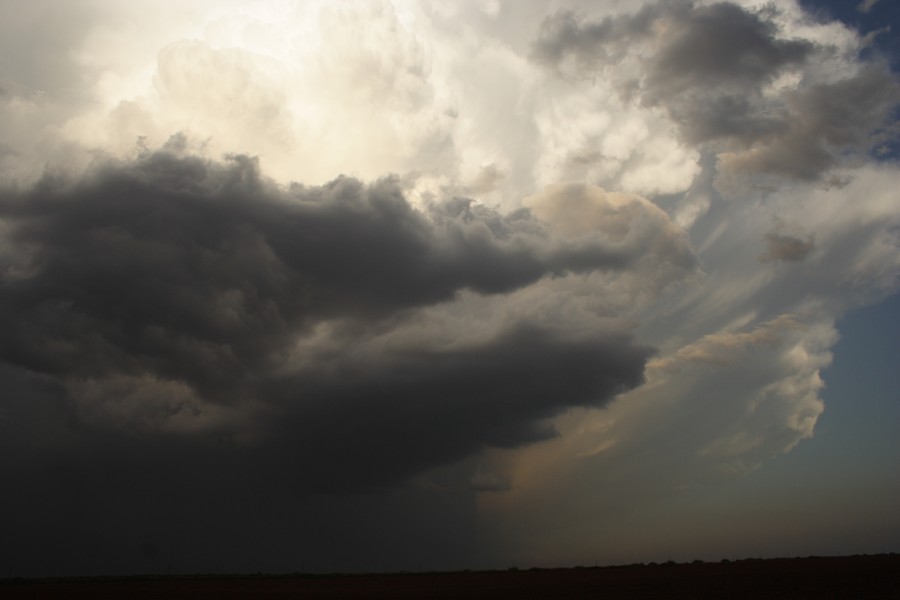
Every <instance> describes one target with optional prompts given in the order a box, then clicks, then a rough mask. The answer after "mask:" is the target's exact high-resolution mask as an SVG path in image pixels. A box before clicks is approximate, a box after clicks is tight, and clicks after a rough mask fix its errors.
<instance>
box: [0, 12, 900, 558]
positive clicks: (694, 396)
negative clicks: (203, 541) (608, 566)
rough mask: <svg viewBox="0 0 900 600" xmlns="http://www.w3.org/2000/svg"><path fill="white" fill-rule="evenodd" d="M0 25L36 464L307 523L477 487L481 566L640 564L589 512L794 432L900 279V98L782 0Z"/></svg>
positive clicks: (0, 154)
mask: <svg viewBox="0 0 900 600" xmlns="http://www.w3.org/2000/svg"><path fill="white" fill-rule="evenodd" d="M860 10H866V11H868V10H877V7H875V2H864V3H862V4H861V5H860ZM0 15H2V17H3V18H2V19H0V21H2V23H3V25H0V28H2V29H0V31H2V35H0V39H2V42H0V49H2V55H3V56H4V57H6V58H5V59H4V62H3V63H2V67H0V178H2V179H0V181H2V184H3V192H2V196H3V198H2V201H0V228H2V229H0V308H2V312H3V316H2V317H0V319H2V325H3V329H4V331H5V333H3V334H0V361H2V362H3V363H4V369H5V371H4V377H6V378H7V379H8V381H9V383H8V387H9V389H13V390H16V389H21V390H22V391H21V394H22V397H23V398H26V397H27V398H33V400H30V401H28V402H25V401H21V402H18V403H11V404H10V406H9V407H7V408H2V410H3V411H4V413H2V414H6V415H8V418H7V423H11V422H12V420H16V421H17V422H20V423H23V424H25V425H23V426H24V428H25V430H29V431H30V430H33V431H34V436H33V439H31V440H26V439H24V438H25V437H26V436H24V435H23V436H11V437H9V438H8V440H7V441H6V442H3V443H2V445H3V446H8V449H10V450H14V451H17V452H22V451H31V450H33V449H34V448H37V447H40V448H43V449H42V450H41V453H40V457H39V458H36V459H34V460H35V465H36V466H35V467H34V468H35V469H36V470H38V471H40V470H41V469H49V468H51V467H50V466H47V465H51V466H52V465H56V464H60V463H59V461H60V460H61V459H58V458H56V456H57V455H58V454H65V453H66V452H69V451H71V448H77V450H75V451H72V455H73V456H83V457H85V458H84V460H85V461H92V463H93V464H103V461H104V460H107V459H103V458H99V457H101V456H103V455H104V453H103V452H102V451H99V450H97V449H96V448H94V447H93V446H92V445H91V442H90V439H102V440H106V442H105V443H108V444H109V447H110V448H116V447H121V448H122V450H121V452H122V453H123V456H130V457H135V458H134V463H135V464H137V465H139V466H140V468H144V469H150V470H152V469H154V468H155V467H154V465H156V464H157V462H155V461H156V459H154V458H153V456H155V455H156V453H159V454H161V455H164V456H165V457H170V456H179V455H180V454H179V453H181V452H184V453H186V454H188V455H193V456H201V457H202V458H198V459H196V461H197V462H196V464H195V463H194V462H191V461H193V460H194V459H187V460H188V462H190V464H192V465H194V466H195V467H197V468H200V467H202V468H204V469H210V470H212V471H215V469H216V468H222V469H224V468H225V467H213V466H210V465H216V464H219V465H223V464H228V465H231V467H233V468H234V470H235V472H237V473H244V472H250V471H254V472H256V471H258V472H259V473H260V474H259V475H258V477H260V478H263V475H262V473H263V472H265V473H266V474H267V476H270V477H271V479H273V480H274V479H277V480H281V479H289V480H292V482H291V483H290V484H285V488H284V489H281V488H279V487H278V486H275V485H272V486H270V487H269V488H266V487H265V486H266V485H269V484H261V485H263V488H264V489H267V490H269V492H271V493H275V492H273V491H272V490H273V489H281V493H283V494H285V495H286V497H291V498H304V500H302V501H300V500H298V502H301V503H303V502H307V503H309V502H313V500H309V499H308V498H312V497H314V496H315V494H314V493H313V492H318V491H321V490H328V491H333V490H339V491H340V492H341V493H344V494H350V495H352V494H354V493H355V492H356V491H358V490H372V489H376V490H380V491H379V492H377V493H376V492H371V491H369V492H367V493H373V494H376V495H377V494H382V495H385V494H386V495H388V496H390V494H397V493H400V492H397V491H396V489H401V490H407V492H403V493H404V494H411V495H413V496H414V497H418V496H417V495H424V496H427V497H428V498H429V499H427V500H423V501H422V502H423V503H424V505H427V506H429V507H431V508H428V509H427V510H429V511H430V510H435V509H434V504H435V503H436V502H437V503H439V504H440V503H442V502H445V501H444V500H440V501H437V500H435V499H434V497H432V496H430V495H434V494H437V495H440V494H445V495H447V496H448V497H450V496H452V497H453V498H457V497H456V496H454V494H459V493H460V491H461V490H473V491H474V492H475V494H476V499H477V507H478V512H477V517H476V518H477V519H480V520H481V522H483V523H490V525H483V526H482V527H484V528H485V530H486V531H487V532H488V533H485V534H484V535H485V536H486V537H489V538H491V541H490V542H489V543H487V545H486V546H485V547H486V548H488V549H487V550H484V555H483V556H482V558H481V559H480V560H484V561H485V563H484V564H491V561H496V560H498V557H506V556H512V555H518V556H521V557H530V558H535V559H536V560H541V557H546V558H544V560H548V561H555V560H563V559H569V558H574V557H577V556H589V557H591V558H593V557H596V556H603V557H609V558H610V559H616V558H622V557H627V558H631V557H634V558H637V555H638V554H639V553H640V552H641V551H647V548H649V547H650V546H652V544H651V543H650V542H646V543H645V544H644V545H643V546H642V548H643V550H641V549H635V550H633V551H632V550H628V549H624V550H623V549H622V548H621V547H620V548H618V549H616V548H611V547H609V544H611V543H612V542H610V541H609V539H607V540H606V541H604V540H602V539H599V538H598V532H599V531H608V530H609V521H605V520H604V519H603V518H600V517H597V516H596V515H597V514H602V515H616V514H625V513H627V510H628V509H629V507H631V506H649V505H651V504H652V503H653V502H656V501H658V499H659V498H669V497H672V496H673V495H677V494H680V493H682V492H683V491H684V490H686V489H693V488H694V487H695V486H700V485H708V483H709V482H710V481H719V480H720V479H721V478H729V477H734V476H737V475H742V474H745V473H747V472H749V471H752V470H754V469H756V468H758V467H759V466H760V465H761V464H763V463H765V461H767V460H769V459H772V458H773V457H776V456H778V455H780V454H783V453H785V452H788V451H790V450H791V449H792V448H794V447H795V446H796V445H797V444H798V443H800V442H801V441H802V440H804V439H807V438H810V437H811V436H813V434H814V431H815V426H816V422H817V420H818V418H819V416H820V415H821V414H822V411H823V410H824V404H823V402H822V400H821V391H822V388H823V379H822V370H823V369H824V368H825V367H827V366H828V365H829V364H830V362H831V349H832V347H833V346H834V344H835V343H836V341H837V331H836V329H835V323H836V320H837V319H838V318H839V317H841V316H842V315H843V314H845V313H846V312H847V311H848V310H850V309H853V308H856V307H860V306H863V305H866V304H869V303H873V302H876V301H878V300H880V299H883V298H885V297H887V296H888V295H890V294H892V293H894V292H895V291H897V289H898V287H900V251H898V250H900V237H898V232H900V202H898V199H897V190H898V189H900V168H898V165H897V162H896V153H895V151H894V149H895V147H896V146H895V144H896V140H897V128H896V127H897V124H896V121H895V116H896V110H897V107H898V105H900V85H898V81H897V77H896V75H895V74H894V73H892V72H891V70H890V68H889V66H888V64H887V62H885V61H883V60H882V59H880V58H879V57H878V56H877V55H876V56H872V55H867V58H865V59H863V58H860V56H861V54H860V53H861V51H863V50H864V49H865V48H866V47H867V45H868V44H870V42H871V40H870V39H868V38H866V37H862V36H861V35H860V34H858V33H857V32H855V31H853V30H850V29H848V28H847V27H845V26H843V25H842V24H840V23H838V22H821V21H817V20H815V19H814V18H813V17H812V16H811V15H810V14H808V13H807V12H804V10H802V9H801V8H800V6H799V5H795V4H793V3H787V2H785V3H779V4H778V5H777V6H776V5H773V4H768V3H764V2H756V1H750V0H747V1H741V2H736V3H727V2H726V3H710V2H701V1H696V2H691V1H684V2H671V3H668V2H660V3H643V2H631V1H625V0H623V1H617V2H602V3H600V2H576V1H574V0H573V1H571V2H556V3H545V2H502V1H499V0H495V1H492V2H490V1H485V2H474V1H473V2H458V3H444V2H434V3H430V2H402V1H399V0H398V1H395V2H365V3H363V2H324V1H323V2H312V1H310V2H221V1H220V2H201V1H190V2H180V3H178V4H177V5H176V4H172V5H171V6H167V7H166V9H165V10H160V8H159V7H158V6H157V5H151V4H150V3H146V2H127V3H126V2H100V1H92V2H88V1H85V2H77V3H56V4H51V3H30V4H22V3H17V4H13V3H11V2H5V3H3V4H0ZM35 381H40V382H43V383H42V384H41V385H43V386H45V389H43V390H38V391H34V390H35V387H34V386H35V384H34V382H35ZM17 386H18V387H17ZM27 390H31V391H27ZM48 390H49V391H48ZM51 397H52V399H53V400H52V402H51V400H46V399H44V400H41V398H51ZM41 403H44V404H46V405H48V406H49V404H50V403H56V404H54V406H58V407H59V406H61V407H62V408H58V409H52V410H59V411H61V413H60V414H64V415H66V418H67V419H69V421H66V423H65V424H62V423H60V424H56V425H52V426H50V425H46V424H45V423H44V424H39V425H35V424H34V423H38V422H39V421H40V419H41V417H40V415H41V414H44V413H43V412H42V411H45V410H51V409H50V408H46V409H45V408H35V406H39V405H41ZM26 405H27V406H26ZM60 418H61V417H60ZM53 422H54V423H56V421H55V420H54V421H53ZM0 423H2V422H0ZM0 426H2V427H9V425H8V424H7V425H0ZM54 427H58V428H60V429H59V430H57V429H53V428H54ZM60 431H66V432H67V433H65V434H64V435H60V434H59V432H60ZM54 432H55V433H54ZM73 432H74V433H73ZM51 434H52V435H55V436H56V441H54V442H53V443H48V444H46V445H44V444H41V443H38V442H35V441H34V440H35V439H41V436H50V435H51ZM210 440H214V442H211V441H210ZM217 444H218V445H217ZM223 447H224V448H226V449H225V450H222V448H223ZM161 448H166V450H164V451H162V450H160V449H161ZM29 449H31V450H29ZM223 453H224V454H223ZM46 456H49V457H50V458H46ZM72 460H76V459H72ZM109 460H112V459H109ZM159 460H160V461H162V462H159V463H158V464H160V465H163V464H164V465H168V467H165V468H169V467H170V466H171V464H172V463H171V461H173V460H176V459H174V458H160V459H159ZM167 461H169V462H167ZM63 463H65V461H63ZM2 464H3V467H4V468H5V469H15V466H14V465H13V463H12V462H10V461H9V460H3V462H2ZM259 465H267V466H266V467H265V468H261V467H259ZM160 469H163V470H165V469H164V468H163V467H160ZM266 469H268V470H266ZM100 471H102V468H101V469H100ZM98 472H99V471H98ZM92 477H93V476H92ZM154 477H156V476H154ZM186 478H187V476H185V475H184V473H180V474H176V475H173V476H172V478H171V479H167V478H166V477H162V476H160V478H159V481H158V483H159V485H161V486H171V487H172V489H178V486H179V485H186V484H185V483H184V482H185V481H186V480H187V479H186ZM95 479H96V481H105V479H104V478H103V476H101V475H96V477H95V478H94V479H91V481H95ZM154 481H156V479H154ZM385 486H388V487H387V488H385ZM392 486H393V487H392ZM385 489H388V490H394V491H385ZM348 490H349V491H348ZM238 495H240V494H238ZM126 496H127V494H126ZM404 497H405V496H404ZM128 498H130V496H129V497H128ZM368 498H369V499H368V500H358V502H360V503H363V504H364V505H365V506H369V505H370V504H368V503H371V506H375V508H371V514H373V515H374V514H382V513H385V512H388V513H389V512H390V511H389V510H388V509H385V508H384V506H383V504H384V503H389V502H388V501H387V500H372V499H371V496H369V497H368ZM131 501H133V499H126V500H123V503H126V504H127V502H131ZM407 501H408V502H411V503H414V502H415V501H413V500H404V502H407ZM347 502H349V500H348V501H347ZM446 502H450V500H447V501H446ZM453 502H457V500H453ZM391 510H393V509H391ZM397 510H399V509H397ZM410 510H412V512H415V510H416V509H410ZM422 510H423V511H425V509H422ZM454 510H455V509H454ZM335 511H337V512H335V513H333V514H332V517H334V519H338V516H335V515H339V514H340V510H339V509H335ZM426 512H427V511H426ZM451 512H453V511H451ZM160 514H163V513H160ZM165 514H169V513H165ZM429 514H430V513H429ZM160 519H162V517H160ZM579 523H580V524H582V525H581V526H580V525H579ZM470 526H471V524H470ZM198 527H200V526H198ZM404 527H408V528H411V527H412V526H411V525H409V524H407V525H406V526H404V525H400V526H398V529H403V528H404ZM448 527H449V525H448ZM362 529H363V530H364V529H365V528H364V527H363V528H362ZM379 531H380V530H379ZM445 533H446V532H445ZM364 534H365V532H363V533H359V535H360V536H362V535H364ZM134 535H136V536H138V537H140V536H141V535H144V534H143V533H135V534H134ZM379 535H383V533H381V534H379ZM447 535H449V534H447ZM624 535H625V534H624V533H622V532H621V531H620V532H619V533H617V534H614V535H612V539H613V540H616V543H621V541H622V540H623V539H624ZM666 535H667V534H665V533H659V539H664V538H666ZM348 536H349V534H348ZM313 538H314V539H317V538H315V536H313ZM635 543H636V544H638V543H637V542H635ZM453 552H454V550H453V549H452V548H451V549H450V550H447V553H446V555H443V554H442V555H440V556H441V558H440V559H438V558H436V559H435V561H436V564H438V563H439V564H451V565H457V564H462V560H463V559H462V558H460V555H461V554H463V551H462V550H460V551H459V552H458V554H457V555H454V554H453ZM492 552H493V553H494V554H492ZM517 553H518V554H517ZM579 553H581V554H579ZM388 554H390V553H388ZM404 556H405V555H404V554H403V552H400V551H397V552H396V555H395V558H387V559H385V563H384V565H386V566H388V567H389V568H390V567H397V565H399V567H402V566H403V565H402V564H400V562H402V560H406V559H404V558H403V557H404ZM211 560H212V559H211ZM323 560H324V559H323ZM335 560H337V559H335ZM353 560H356V559H353ZM391 560H395V562H391ZM440 561H444V562H443V563H441V562H440ZM188 562H189V561H187V559H185V562H184V564H185V568H190V567H189V566H187V565H188ZM323 564H331V563H327V562H323ZM358 564H366V563H364V562H359V563H358ZM462 566H465V565H464V564H462ZM121 568H123V569H126V570H127V568H128V567H127V566H124V567H121ZM324 568H331V567H324Z"/></svg>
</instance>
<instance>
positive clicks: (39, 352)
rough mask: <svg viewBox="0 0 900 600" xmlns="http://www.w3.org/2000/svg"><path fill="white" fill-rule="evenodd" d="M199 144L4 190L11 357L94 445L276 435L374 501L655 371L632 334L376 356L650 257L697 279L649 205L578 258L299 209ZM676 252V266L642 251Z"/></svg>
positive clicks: (406, 223)
mask: <svg viewBox="0 0 900 600" xmlns="http://www.w3.org/2000/svg"><path fill="white" fill-rule="evenodd" d="M183 145H184V141H183V139H176V140H173V142H172V143H171V144H170V145H169V146H168V147H167V149H166V150H163V151H159V152H153V153H148V154H147V155H145V156H144V157H142V158H139V159H137V160H136V161H134V162H131V163H116V162H113V163H109V164H106V165H104V166H99V167H97V169H96V170H95V171H93V172H91V173H90V174H89V175H88V176H86V177H85V178H84V179H82V180H78V181H69V180H67V179H65V178H63V179H61V180H60V179H54V178H53V177H47V178H45V179H44V180H43V181H41V182H39V183H38V184H37V185H36V186H35V187H33V188H32V189H21V190H12V189H7V190H6V191H4V193H3V197H2V201H0V219H2V223H3V225H4V235H3V239H2V245H0V247H2V248H3V250H4V251H3V252H2V269H3V270H2V272H3V280H2V285H0V306H2V308H3V310H2V313H3V327H2V329H3V334H2V336H0V356H2V359H3V360H4V361H6V362H7V363H9V364H13V365H17V366H19V367H22V368H24V369H27V370H29V371H32V372H36V373H41V374H44V375H45V376H48V377H50V378H52V379H53V380H54V381H57V382H60V383H62V384H63V385H64V386H65V387H66V389H67V390H68V393H69V395H70V397H71V402H72V406H73V408H74V411H75V414H76V415H77V417H78V418H79V419H81V420H82V421H84V422H86V423H88V424H90V425H91V426H97V427H101V428H104V427H106V428H113V429H117V428H118V429H126V430H137V431H143V432H149V433H153V432H162V433H166V432H167V433H182V434H198V435H213V434H216V435H231V436H235V435H236V436H238V437H241V436H243V437H247V436H249V437H250V438H254V439H256V438H259V437H260V436H261V437H265V436H267V435H274V436H275V437H276V438H277V440H276V441H274V442H272V443H274V444H276V445H279V444H285V445H286V446H287V447H286V448H285V452H287V453H288V454H289V455H291V456H293V457H295V458H294V460H295V461H300V462H301V463H302V462H304V461H305V460H306V458H305V457H316V461H314V463H315V464H309V465H307V469H308V472H309V473H314V472H315V473H319V475H315V476H314V475H310V479H311V480H318V479H319V478H321V479H323V480H324V479H325V478H327V476H328V475H329V474H330V473H331V472H332V470H333V468H334V467H335V466H336V465H342V466H343V467H342V468H343V470H344V475H342V476H346V474H347V473H352V477H350V479H351V481H352V483H353V485H357V484H358V483H359V481H358V479H359V478H362V477H368V478H369V479H370V483H372V484H378V483H379V482H381V481H382V479H383V478H389V479H397V478H402V477H406V476H409V475H412V474H414V473H415V472H418V471H421V470H425V469H428V468H430V467H434V466H435V465H438V464H443V463H446V462H451V461H453V460H456V459H459V458H462V457H464V456H467V455H470V454H473V453H477V452H478V451H480V449H481V448H482V447H483V446H484V445H496V446H517V445H521V444H526V443H530V442H533V441H536V440H540V439H544V438H546V437H547V436H548V435H552V428H550V426H549V425H547V424H546V423H545V420H546V419H548V418H550V417H553V416H554V415H556V414H558V413H559V412H560V411H562V410H564V409H565V408H566V407H569V406H574V405H582V404H591V405H602V404H604V403H606V402H608V401H609V400H610V399H611V398H612V397H614V396H615V395H616V394H618V393H620V392H622V391H624V390H626V389H629V388H631V387H634V386H636V385H639V384H640V382H641V378H642V371H643V364H644V362H645V361H646V359H647V357H648V356H649V355H650V350H649V349H648V348H646V347H643V346H640V345H637V344H636V343H635V342H634V341H633V340H632V339H631V338H630V336H628V335H626V334H623V333H615V332H610V333H607V334H604V335H602V336H601V337H597V338H591V339H581V338H573V337H571V336H566V335H562V334H561V333H559V332H558V331H557V332H554V331H553V330H548V329H546V328H545V327H544V326H542V325H540V324H538V323H535V325H528V321H527V319H525V320H521V321H519V322H518V323H516V324H515V325H512V324H510V325H503V324H500V325H497V326H496V327H494V328H493V330H492V331H493V333H489V334H488V336H487V337H485V336H484V335H482V337H481V338H479V339H477V340H473V339H468V340H467V339H466V338H464V337H461V335H460V334H459V333H456V334H453V333H452V332H450V331H445V332H444V334H443V335H445V336H446V335H450V336H451V339H453V338H455V339H456V340H457V341H456V342H455V344H454V345H453V346H452V347H444V348H441V347H435V346H434V341H433V340H427V339H424V338H420V339H418V340H415V341H414V342H409V341H407V342H406V343H397V342H394V345H393V346H385V345H383V344H381V342H379V341H378V340H381V339H384V337H385V332H387V333H390V332H391V331H392V330H393V331H397V332H399V331H403V328H404V327H405V326H406V325H405V323H406V322H407V321H408V320H410V319H411V318H413V317H411V316H410V315H413V316H414V315H416V314H418V312H417V311H421V310H424V309H428V308H430V307H437V308H439V307H440V305H441V304H442V303H451V302H452V301H453V300H454V299H455V298H456V297H457V296H458V295H459V294H460V293H462V292H464V291H467V292H468V293H472V294H475V295H476V296H492V295H504V294H511V293H514V292H516V291H517V290H520V289H522V288H526V287H528V286H532V285H536V284H538V283H539V282H541V281H542V280H544V279H546V278H554V277H559V278H565V276H566V275H567V274H578V273H581V274H586V275H587V274H590V273H592V272H602V271H610V272H614V271H622V270H629V269H631V268H634V267H633V266H636V265H637V264H638V262H639V261H640V260H641V259H642V257H643V255H645V254H653V255H665V256H667V257H668V258H669V259H670V260H673V261H675V264H676V265H677V266H678V267H679V268H684V269H690V268H691V267H692V265H693V263H692V258H691V253H690V249H689V248H688V246H687V244H686V242H685V241H684V239H683V238H681V237H680V236H679V235H678V232H677V231H676V230H673V229H671V226H670V225H669V224H668V221H667V219H666V218H665V215H664V214H663V213H662V212H661V211H658V209H655V208H654V207H653V206H652V205H650V204H649V203H646V201H643V202H644V203H643V204H640V202H641V201H640V200H638V199H630V200H629V201H630V202H632V203H637V204H634V205H633V206H632V207H631V208H630V211H629V212H628V213H623V214H622V215H620V216H619V217H618V218H617V220H616V221H615V224H614V225H609V226H607V225H605V224H604V223H603V222H602V220H598V221H596V227H593V228H592V229H590V230H584V231H582V232H581V233H582V235H580V236H577V237H564V236H561V235H558V234H556V233H554V231H553V230H552V229H549V228H548V227H547V226H546V225H545V224H544V223H543V222H542V221H540V220H538V219H537V218H535V217H534V216H533V215H532V214H531V213H529V212H528V211H527V210H520V211H517V212H514V213H511V214H508V215H500V214H498V213H495V212H494V211H492V210H489V209H487V208H485V207H480V206H473V205H472V203H471V202H470V201H468V200H464V199H453V200H448V201H446V202H436V203H434V204H433V205H432V206H430V207H429V208H428V209H427V210H426V211H424V212H423V211H419V210H416V209H414V208H413V207H412V206H410V204H409V203H408V202H407V201H406V200H405V198H404V196H403V193H402V191H401V189H400V187H399V185H398V182H397V181H396V180H395V179H391V178H387V179H383V180H381V181H378V182H375V183H373V184H370V185H366V184H363V183H362V182H360V181H357V180H354V179H352V178H339V179H337V180H335V181H333V182H331V183H329V184H327V185H325V186H311V187H310V186H302V185H299V184H297V185H293V186H291V187H289V188H287V189H282V188H279V187H278V186H276V185H275V184H274V183H272V182H270V181H268V180H266V179H265V178H264V177H262V176H261V175H260V173H259V171H258V169H257V167H256V164H255V162H254V161H253V160H251V159H248V158H246V157H241V156H235V157H232V158H231V159H229V161H227V162H225V163H217V162H211V161H207V160H204V159H199V158H197V157H194V156H191V155H188V154H182V153H180V152H179V148H181V147H183ZM573 193H577V190H575V191H574V192H573ZM556 196H557V197H560V198H563V197H564V196H565V194H564V193H563V194H560V193H558V192H557V193H556ZM547 202H549V201H547ZM651 215H652V218H653V219H655V221H652V222H650V223H643V222H642V221H643V219H644V218H646V217H647V216H651ZM667 228H669V231H668V232H667V231H666V229H667ZM659 234H665V235H664V236H663V237H660V236H659ZM666 235H667V236H669V238H670V239H671V243H673V244H674V245H673V246H668V247H666V246H664V247H661V248H659V249H657V250H654V249H652V248H648V247H647V241H648V239H650V238H651V237H652V238H656V239H657V240H665V239H668V238H667V237H666ZM660 243H662V242H660ZM323 328H324V329H323ZM322 331H327V332H330V333H328V334H325V335H324V337H322V336H321V332H322ZM317 336H319V337H317ZM304 340H306V341H305V342H304ZM298 344H300V345H301V346H302V345H303V344H306V346H305V347H304V349H303V351H302V352H300V353H298V352H297V351H295V350H296V349H297V348H298V347H299V346H298ZM379 344H381V345H379ZM351 348H354V350H352V351H351V350H350V349H351ZM273 413H274V414H277V415H279V417H278V419H274V417H273V416H272V414H273ZM279 423H281V424H279ZM283 424H288V425H286V426H285V425H283ZM283 426H284V427H286V429H284V430H283V431H281V430H280V428H281V427H283ZM336 431H342V432H343V433H342V434H341V435H340V436H338V437H335V432H336ZM276 432H277V433H276ZM287 440H296V441H293V442H288V441H287ZM411 445H412V446H414V447H415V448H416V449H417V450H416V452H409V449H410V446H411ZM323 452H324V455H325V456H330V459H328V460H326V461H325V462H324V463H323V464H322V465H321V467H322V468H321V469H318V468H317V467H316V464H318V461H320V460H321V459H322V457H323ZM363 465H365V468H363Z"/></svg>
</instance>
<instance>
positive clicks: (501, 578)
mask: <svg viewBox="0 0 900 600" xmlns="http://www.w3.org/2000/svg"><path fill="white" fill-rule="evenodd" d="M0 598H4V599H8V600H12V599H18V598H41V599H45V598H46V599H53V598H66V599H70V598H91V599H98V600H103V599H106V598H117V599H118V598H129V599H140V598H173V599H179V598H191V599H195V598H216V599H227V598H263V599H265V598H312V599H316V598H332V599H334V598H392V599H393V598H416V599H425V598H466V599H478V598H491V599H495V598H541V599H565V598H592V599H609V598H676V599H677V598H722V599H729V598H766V599H780V598H815V599H821V598H856V599H866V598H897V599H900V554H883V555H877V556H850V557H827V558H817V557H810V558H791V559H766V560H758V559H750V560H739V561H732V562H718V563H689V564H673V563H667V564H661V565H653V564H651V565H629V566H620V567H586V568H585V567H579V568H572V569H530V570H519V571H478V572H468V571H466V572H455V573H405V574H375V575H283V576H278V575H272V576H268V575H258V576H246V577H245V576H227V577H226V576H222V577H212V576H202V577H201V576H194V577H160V578H154V577H127V578H112V577H109V578H84V579H55V580H53V579H40V580H17V579H7V580H0Z"/></svg>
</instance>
